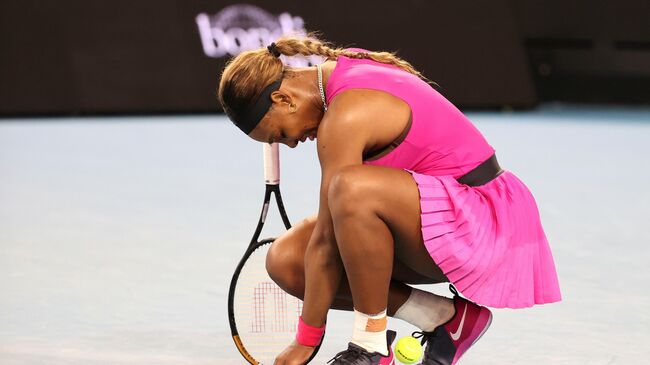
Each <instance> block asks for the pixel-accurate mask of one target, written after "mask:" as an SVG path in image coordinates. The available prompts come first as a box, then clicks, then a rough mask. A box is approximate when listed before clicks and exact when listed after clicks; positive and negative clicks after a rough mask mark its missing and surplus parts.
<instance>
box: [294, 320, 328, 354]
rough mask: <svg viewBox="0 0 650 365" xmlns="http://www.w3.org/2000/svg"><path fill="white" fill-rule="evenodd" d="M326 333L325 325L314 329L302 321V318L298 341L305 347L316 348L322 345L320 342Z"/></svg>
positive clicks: (297, 336)
mask: <svg viewBox="0 0 650 365" xmlns="http://www.w3.org/2000/svg"><path fill="white" fill-rule="evenodd" d="M324 333H325V325H323V327H312V326H310V325H308V324H307V323H305V322H304V321H303V320H302V316H300V319H299V320H298V331H297V332H296V341H297V342H298V343H299V344H301V345H303V346H311V347H316V346H318V345H320V341H321V339H322V338H323V334H324Z"/></svg>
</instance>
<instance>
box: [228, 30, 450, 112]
mask: <svg viewBox="0 0 650 365" xmlns="http://www.w3.org/2000/svg"><path fill="white" fill-rule="evenodd" d="M275 50H276V51H277V52H279V53H280V54H282V55H284V56H289V57H291V56H296V55H302V56H313V55H316V56H322V57H324V58H326V59H332V60H335V59H336V58H337V57H338V56H345V57H349V58H355V59H371V60H373V61H376V62H380V63H385V64H390V65H394V66H397V67H399V68H401V69H402V70H404V71H406V72H408V73H411V74H413V75H416V76H418V77H419V78H421V79H422V80H424V81H425V82H427V83H429V84H433V85H436V86H438V85H437V84H436V83H435V82H432V81H430V80H428V79H427V78H426V77H425V76H424V75H422V74H421V73H420V72H419V71H417V70H416V69H415V68H414V67H413V66H412V65H411V64H410V63H408V62H407V61H405V60H403V59H401V58H399V57H397V56H396V55H395V53H393V52H355V51H348V50H345V49H344V48H334V47H332V46H331V45H330V44H329V43H327V42H325V41H322V40H320V39H318V38H317V37H316V35H315V34H314V33H311V34H309V35H308V36H305V37H297V36H284V37H281V38H279V39H278V40H276V41H275ZM282 75H286V76H289V77H291V76H292V75H291V69H290V68H285V66H284V64H283V63H282V61H281V60H280V59H279V58H278V57H276V56H274V55H273V54H272V53H271V52H269V50H268V49H267V48H266V47H265V48H259V49H255V50H250V51H245V52H242V53H240V54H239V55H237V56H236V57H235V58H233V59H232V60H230V61H229V62H228V64H227V65H226V67H225V68H224V70H223V72H222V74H221V80H220V82H219V89H218V91H217V95H218V96H217V97H218V100H219V103H220V104H221V106H222V107H223V109H224V111H225V112H226V114H228V116H230V118H231V119H233V116H234V115H236V114H238V113H241V112H242V111H243V110H245V109H246V108H248V107H250V105H251V104H252V103H253V101H254V100H255V99H256V98H257V97H258V96H259V95H260V93H261V92H262V90H264V88H265V87H266V86H268V85H270V84H271V83H273V82H274V81H276V80H277V79H278V78H279V77H281V76H282Z"/></svg>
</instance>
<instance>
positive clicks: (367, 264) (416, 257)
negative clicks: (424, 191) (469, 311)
mask: <svg viewBox="0 0 650 365" xmlns="http://www.w3.org/2000/svg"><path fill="white" fill-rule="evenodd" d="M328 196H329V207H330V211H331V213H332V220H333V222H334V231H335V236H336V243H337V245H338V248H339V252H340V255H341V259H342V261H343V265H344V267H345V271H346V275H347V279H348V282H349V286H350V289H351V293H352V298H353V302H354V307H355V309H356V310H358V311H360V312H363V313H380V312H381V311H383V310H384V309H386V308H387V306H388V304H389V300H388V297H389V292H390V289H389V288H390V283H391V278H392V268H393V262H394V261H398V262H402V263H404V265H405V266H406V267H408V268H410V269H412V270H413V271H414V272H416V273H417V274H419V275H421V276H424V277H428V278H432V279H435V281H437V282H441V281H447V280H446V278H445V277H444V275H443V273H442V271H441V270H440V268H439V267H438V266H437V265H436V264H435V262H434V261H433V260H432V259H431V257H430V255H429V253H428V252H427V250H426V248H425V247H424V244H423V242H422V234H421V226H420V198H419V191H418V188H417V185H416V183H415V181H414V180H413V177H412V176H411V175H410V174H409V173H408V172H406V171H403V170H398V169H392V168H385V167H377V166H351V167H348V168H345V169H343V170H341V171H340V172H339V173H338V174H337V175H336V176H335V177H334V178H333V180H332V182H331V185H330V191H329V194H328ZM402 303H403V302H402ZM440 303H441V305H445V306H446V308H441V309H444V310H446V311H451V312H453V305H452V303H451V301H447V302H442V301H441V302H440Z"/></svg>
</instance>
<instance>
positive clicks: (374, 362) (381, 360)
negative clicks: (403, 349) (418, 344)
mask: <svg viewBox="0 0 650 365" xmlns="http://www.w3.org/2000/svg"><path fill="white" fill-rule="evenodd" d="M396 336H397V333H396V332H395V331H391V330H388V331H386V345H387V346H388V356H383V355H381V354H380V353H377V352H372V353H370V352H368V351H366V349H364V348H362V347H360V346H357V345H355V344H353V343H352V342H350V343H349V344H348V349H347V350H345V351H341V352H339V353H338V354H336V356H334V358H332V359H331V360H330V361H328V362H327V363H328V364H331V365H395V358H394V356H393V348H392V345H393V341H395V337H396Z"/></svg>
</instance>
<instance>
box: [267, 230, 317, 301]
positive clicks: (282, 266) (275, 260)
mask: <svg viewBox="0 0 650 365" xmlns="http://www.w3.org/2000/svg"><path fill="white" fill-rule="evenodd" d="M314 225H315V217H311V218H307V219H304V220H303V221H301V222H300V223H298V224H296V225H295V226H294V227H292V228H291V229H290V230H289V231H287V232H286V233H285V234H283V235H282V236H280V237H278V238H277V239H276V240H275V241H274V242H273V243H272V244H271V247H270V248H269V252H268V253H267V254H266V271H267V272H268V274H269V276H270V277H271V279H273V281H274V282H275V283H276V284H278V286H279V287H281V288H282V289H283V290H284V291H286V292H288V293H289V294H292V295H294V296H297V297H301V296H302V293H303V292H304V280H305V279H304V276H305V274H304V263H305V249H306V247H307V241H308V240H309V237H310V236H311V231H313V227H314Z"/></svg>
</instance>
